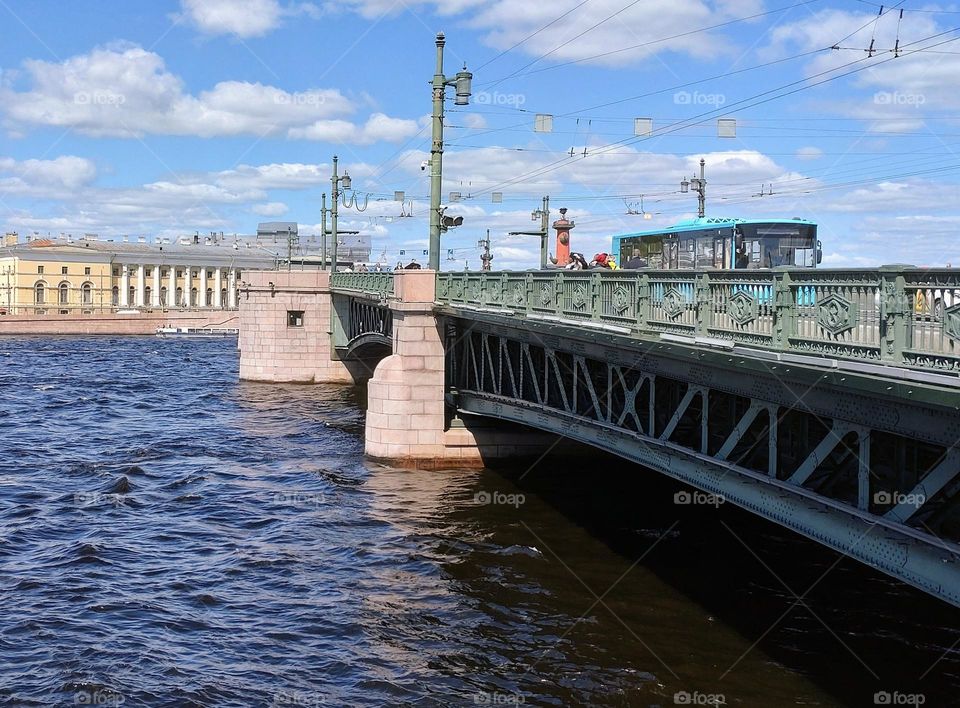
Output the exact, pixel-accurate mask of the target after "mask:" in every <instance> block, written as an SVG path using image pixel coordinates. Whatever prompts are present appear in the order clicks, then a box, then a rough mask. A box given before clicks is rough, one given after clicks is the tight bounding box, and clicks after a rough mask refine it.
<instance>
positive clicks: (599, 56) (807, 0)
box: [520, 0, 822, 77]
mask: <svg viewBox="0 0 960 708" xmlns="http://www.w3.org/2000/svg"><path fill="white" fill-rule="evenodd" d="M818 2H822V0H803V2H798V3H795V4H793V5H787V6H785V7H778V8H776V9H773V10H767V11H766V12H758V13H756V14H754V15H747V16H744V17H737V18H736V19H733V20H727V21H726V22H720V23H718V24H715V25H710V26H709V27H701V28H699V29H695V30H688V31H686V32H680V33H679V34H674V35H671V36H669V37H663V38H662V39H654V40H651V41H649V42H642V43H640V44H634V45H631V46H629V47H624V48H622V49H613V50H611V51H609V52H602V53H600V54H594V55H593V56H589V57H583V58H582V59H571V60H570V61H565V62H562V63H560V64H553V65H552V66H544V67H541V68H539V69H534V70H533V71H528V72H526V73H524V74H520V77H523V76H530V75H532V74H539V73H541V72H544V71H553V70H554V69H559V68H561V67H564V66H571V65H573V64H582V63H584V62H588V61H593V60H594V59H604V58H606V57H609V56H612V55H614V54H620V53H622V52H629V51H632V50H634V49H643V48H644V47H649V46H652V45H654V44H662V43H663V42H669V41H670V40H672V39H681V38H683V37H689V36H691V35H694V34H699V33H701V32H709V31H711V30H715V29H720V28H721V27H728V26H730V25H735V24H738V23H740V22H747V21H749V20H755V19H757V18H758V17H764V16H766V15H775V14H776V13H778V12H786V11H787V10H792V9H794V8H796V7H802V6H804V5H812V4H814V3H818Z"/></svg>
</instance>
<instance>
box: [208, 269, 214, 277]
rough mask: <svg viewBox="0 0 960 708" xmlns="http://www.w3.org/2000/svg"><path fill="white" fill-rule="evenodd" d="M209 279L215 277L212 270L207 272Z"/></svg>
mask: <svg viewBox="0 0 960 708" xmlns="http://www.w3.org/2000/svg"><path fill="white" fill-rule="evenodd" d="M207 277H208V278H212V277H213V271H212V270H208V271H207Z"/></svg>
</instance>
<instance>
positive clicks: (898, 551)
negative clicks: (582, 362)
mask: <svg viewBox="0 0 960 708" xmlns="http://www.w3.org/2000/svg"><path fill="white" fill-rule="evenodd" d="M458 398H459V401H458V406H459V408H460V410H462V411H464V412H466V413H473V414H475V415H483V416H489V417H494V418H499V419H502V420H510V421H513V422H516V423H522V424H525V425H529V426H531V427H535V428H539V429H542V430H547V431H550V432H553V433H557V434H560V435H564V436H566V437H570V438H573V439H575V440H578V441H580V442H583V443H586V444H591V445H595V446H597V447H602V448H603V449H605V450H608V451H610V452H613V453H614V454H616V455H618V456H620V457H623V458H625V459H627V460H631V461H633V462H637V463H639V464H641V465H643V466H645V467H650V468H652V469H654V470H656V471H658V472H661V473H663V474H666V475H668V476H670V477H673V478H674V479H676V480H678V481H681V482H683V483H685V484H689V485H691V486H693V487H697V488H698V489H701V490H703V491H705V492H708V493H712V494H716V495H720V496H722V498H723V499H724V500H726V501H729V502H731V503H733V504H736V505H737V506H740V507H742V508H744V509H747V510H749V511H752V512H753V513H755V514H757V515H759V516H761V517H763V518H765V519H767V520H769V521H773V522H774V523H777V524H780V525H782V526H785V527H786V528H789V529H791V530H793V531H796V532H797V533H800V534H803V535H804V536H806V537H808V538H810V539H813V540H814V541H817V542H819V543H821V544H824V545H826V546H828V547H830V548H832V549H834V550H836V551H839V552H840V553H844V554H846V555H848V556H850V557H852V558H855V559H856V560H859V561H861V562H862V563H865V564H867V565H869V566H871V567H873V568H876V569H877V570H880V571H882V572H884V573H887V574H888V575H891V576H893V577H895V578H897V579H899V580H902V581H903V582H906V583H909V584H910V585H913V586H914V587H917V588H919V589H920V590H923V591H924V592H927V593H929V594H931V595H934V596H936V597H939V598H940V599H942V600H945V601H946V602H949V603H951V604H953V605H955V606H958V607H960V548H958V547H957V546H955V545H954V544H949V543H945V542H944V541H942V540H940V539H937V538H934V537H933V536H929V535H927V534H923V533H920V532H918V531H915V530H914V529H911V528H909V527H906V526H902V525H901V524H898V523H894V522H892V521H888V520H885V519H879V518H878V517H876V516H873V515H871V514H868V513H866V512H865V511H862V510H859V509H854V508H852V507H850V506H848V505H845V504H842V503H840V502H836V501H833V500H829V499H826V498H824V497H821V496H819V495H816V494H814V493H812V492H809V491H807V490H805V489H802V488H798V487H793V486H791V485H789V484H788V483H785V482H781V481H778V480H776V479H772V478H770V477H769V476H767V475H762V474H760V473H757V472H753V471H751V470H748V469H745V468H742V467H738V466H736V465H733V464H731V463H729V462H727V461H724V460H718V459H716V458H712V457H708V456H707V455H704V454H703V453H699V452H695V451H692V450H688V449H686V448H683V447H681V446H679V445H676V444H674V443H670V442H668V441H665V440H661V439H658V438H651V437H648V436H646V435H643V434H640V433H632V432H630V431H624V430H621V429H617V428H615V427H614V426H613V425H611V424H609V423H606V422H602V421H591V420H586V419H584V418H580V417H578V416H576V415H573V414H570V413H567V412H565V411H559V410H555V409H545V408H543V407H540V406H538V405H536V404H533V403H529V402H525V401H516V400H511V399H509V398H506V397H504V396H498V395H496V394H489V393H482V392H476V391H460V392H459V397H458Z"/></svg>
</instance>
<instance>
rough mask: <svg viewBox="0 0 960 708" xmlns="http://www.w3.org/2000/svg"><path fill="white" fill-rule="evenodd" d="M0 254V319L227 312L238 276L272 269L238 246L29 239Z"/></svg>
mask: <svg viewBox="0 0 960 708" xmlns="http://www.w3.org/2000/svg"><path fill="white" fill-rule="evenodd" d="M4 244H5V245H4V246H2V247H0V314H8V313H9V314H15V313H21V312H22V313H27V312H29V313H34V314H47V313H55V314H73V313H78V314H92V313H94V312H105V311H115V310H144V311H146V310H158V309H201V308H216V309H230V308H235V307H236V306H237V291H238V288H239V282H240V278H241V276H242V273H243V270H245V269H261V268H273V267H275V266H276V263H277V256H276V254H275V253H272V252H270V251H269V250H267V249H264V248H260V247H257V246H255V245H251V244H250V243H243V242H240V241H232V242H231V241H228V240H225V239H224V240H218V241H216V242H214V243H212V244H211V243H210V242H209V241H208V242H206V243H200V242H199V239H196V238H193V239H190V238H187V239H181V240H180V241H179V242H177V243H146V242H145V241H144V240H141V241H140V242H138V243H129V242H125V241H124V242H116V241H103V240H99V239H97V238H96V237H91V236H88V237H84V238H79V239H34V240H29V241H26V242H22V243H21V242H20V241H19V239H18V238H17V237H16V235H15V234H8V235H7V237H6V238H5V240H4Z"/></svg>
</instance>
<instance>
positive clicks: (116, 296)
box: [110, 285, 120, 307]
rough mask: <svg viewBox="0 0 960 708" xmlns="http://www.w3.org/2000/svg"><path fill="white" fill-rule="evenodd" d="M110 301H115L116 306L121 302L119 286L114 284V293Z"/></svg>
mask: <svg viewBox="0 0 960 708" xmlns="http://www.w3.org/2000/svg"><path fill="white" fill-rule="evenodd" d="M110 302H112V303H113V306H114V307H116V306H117V305H119V304H120V288H118V287H117V286H116V285H114V286H113V293H112V294H111V297H110Z"/></svg>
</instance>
